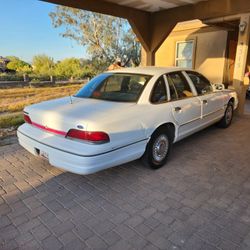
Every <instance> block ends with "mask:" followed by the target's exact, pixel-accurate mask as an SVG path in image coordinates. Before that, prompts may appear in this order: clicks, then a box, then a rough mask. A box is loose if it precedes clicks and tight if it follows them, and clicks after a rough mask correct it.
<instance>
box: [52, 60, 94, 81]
mask: <svg viewBox="0 0 250 250" xmlns="http://www.w3.org/2000/svg"><path fill="white" fill-rule="evenodd" d="M94 74H95V72H94V70H93V67H92V66H91V65H89V64H88V63H87V61H84V60H80V59H77V58H66V59H64V60H62V61H61V62H58V63H57V64H56V67H55V75H56V76H59V77H64V78H67V79H75V78H78V79H79V78H84V77H91V76H93V75H94Z"/></svg>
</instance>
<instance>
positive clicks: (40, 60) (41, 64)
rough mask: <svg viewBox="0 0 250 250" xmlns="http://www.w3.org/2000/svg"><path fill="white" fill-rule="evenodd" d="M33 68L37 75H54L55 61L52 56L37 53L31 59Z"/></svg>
mask: <svg viewBox="0 0 250 250" xmlns="http://www.w3.org/2000/svg"><path fill="white" fill-rule="evenodd" d="M32 66H33V70H34V72H35V73H36V74H38V75H43V76H52V75H54V67H55V63H54V60H53V58H51V57H49V56H47V55H37V56H34V57H33V60H32Z"/></svg>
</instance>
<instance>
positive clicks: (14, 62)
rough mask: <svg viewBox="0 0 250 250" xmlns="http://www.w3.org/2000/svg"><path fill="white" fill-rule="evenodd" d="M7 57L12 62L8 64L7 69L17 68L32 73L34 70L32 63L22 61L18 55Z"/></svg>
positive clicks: (18, 70)
mask: <svg viewBox="0 0 250 250" xmlns="http://www.w3.org/2000/svg"><path fill="white" fill-rule="evenodd" d="M7 58H8V59H9V60H10V62H9V63H8V64H7V69H10V70H15V71H17V72H21V73H30V72H31V71H32V67H31V66H30V64H28V63H27V62H24V61H22V60H21V59H19V58H18V57H15V56H9V57H7Z"/></svg>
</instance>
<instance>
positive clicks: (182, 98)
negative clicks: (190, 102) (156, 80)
mask: <svg viewBox="0 0 250 250" xmlns="http://www.w3.org/2000/svg"><path fill="white" fill-rule="evenodd" d="M172 73H179V74H181V75H182V76H183V77H184V79H185V80H186V81H187V84H188V86H189V87H190V90H191V92H192V94H193V96H189V97H188V96H187V97H181V98H180V97H179V95H178V91H177V90H176V87H175V85H174V84H173V86H174V88H175V91H176V93H177V97H178V98H177V99H176V100H171V96H170V87H169V82H168V78H167V75H169V74H172ZM184 73H185V71H182V70H180V71H172V72H168V73H166V74H165V79H166V83H167V90H168V94H169V95H168V97H169V101H170V102H176V101H180V100H186V99H189V98H194V97H197V91H196V89H195V87H194V84H190V81H189V79H187V77H186V75H185V74H184Z"/></svg>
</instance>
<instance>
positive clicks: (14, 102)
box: [0, 85, 82, 113]
mask: <svg viewBox="0 0 250 250" xmlns="http://www.w3.org/2000/svg"><path fill="white" fill-rule="evenodd" d="M81 86H82V85H69V86H61V87H43V88H21V89H20V88H14V89H1V90H0V112H10V113H12V112H18V111H22V110H23V108H24V107H25V106H27V105H30V104H34V103H38V102H42V101H47V100H51V99H55V98H60V97H64V96H68V95H73V94H75V93H76V92H77V91H78V90H79V89H80V88H81Z"/></svg>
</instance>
